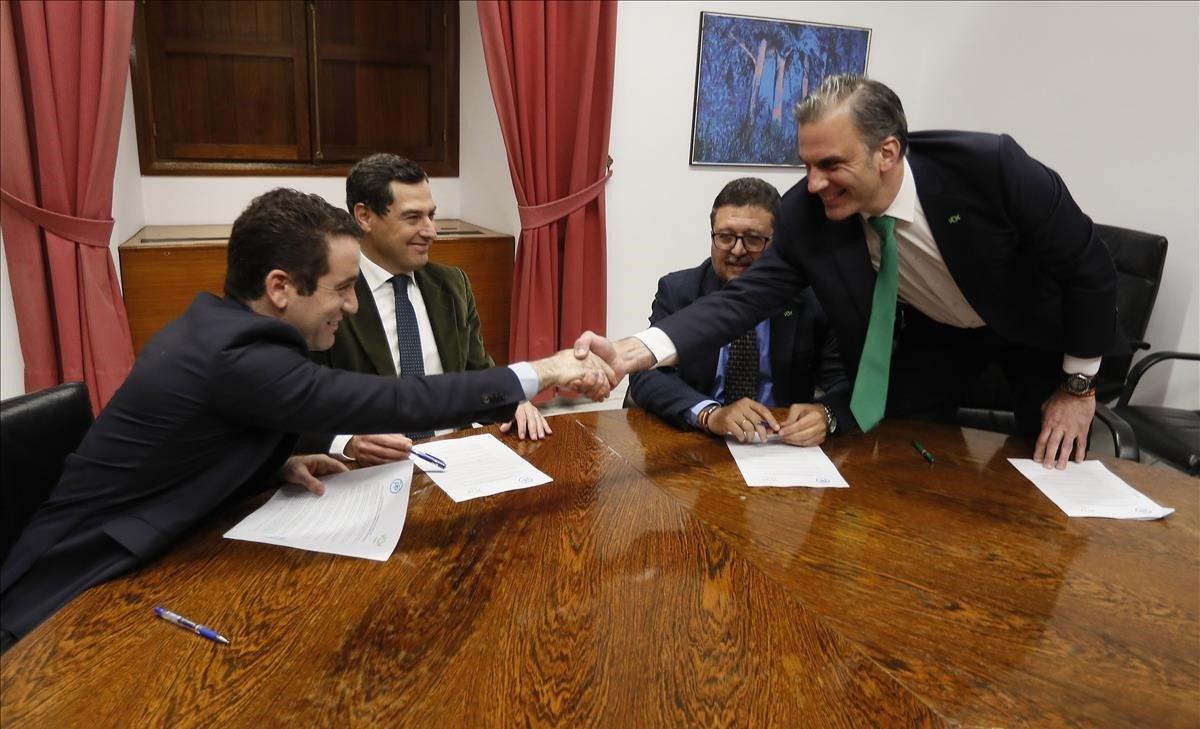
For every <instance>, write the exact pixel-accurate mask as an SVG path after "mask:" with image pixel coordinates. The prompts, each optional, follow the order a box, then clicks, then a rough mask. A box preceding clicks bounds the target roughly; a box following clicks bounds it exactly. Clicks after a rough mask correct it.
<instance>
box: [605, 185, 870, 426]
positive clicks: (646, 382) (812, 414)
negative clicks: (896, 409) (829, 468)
mask: <svg viewBox="0 0 1200 729" xmlns="http://www.w3.org/2000/svg"><path fill="white" fill-rule="evenodd" d="M778 204H779V192H778V191H777V190H776V189H775V188H774V187H772V186H771V185H770V183H768V182H766V181H764V180H760V179H758V178H756V177H743V178H741V179H737V180H734V181H732V182H730V183H729V184H727V185H726V186H725V187H724V188H723V189H722V190H721V192H720V193H719V194H718V195H717V198H716V200H714V201H713V206H712V212H710V213H709V224H710V226H711V229H712V230H711V238H712V246H711V248H710V250H709V257H708V259H707V260H705V261H704V262H703V263H701V264H700V265H699V266H697V267H695V268H689V269H685V270H683V271H675V272H674V273H670V274H667V275H666V276H663V277H662V278H661V279H660V280H659V282H658V293H657V295H655V297H654V304H653V307H652V309H651V312H650V324H651V325H653V324H655V323H657V322H658V321H659V320H660V319H663V318H665V317H668V316H670V315H671V314H673V313H675V312H676V311H678V310H680V309H682V308H684V307H686V306H687V305H688V304H691V303H692V302H693V301H695V300H696V299H699V298H700V297H702V296H706V295H708V294H711V293H713V292H715V291H720V290H721V289H722V288H723V287H724V286H725V284H727V283H729V282H730V281H733V280H734V279H736V278H737V277H738V276H740V275H741V274H742V272H744V271H745V270H746V269H747V268H748V267H749V266H750V265H751V264H752V263H754V262H755V261H756V260H758V258H759V256H761V255H762V254H763V251H765V250H766V249H767V246H769V245H770V244H771V237H772V235H774V231H775V215H774V212H773V211H774V210H775V206H776V205H778ZM780 304H781V305H780V306H779V307H777V311H776V312H775V313H774V314H773V315H772V316H771V317H770V318H767V319H763V320H762V321H761V322H759V323H758V324H757V325H756V326H755V327H754V328H753V329H750V330H748V331H746V332H745V333H744V334H742V335H741V336H740V337H738V338H737V339H735V340H733V341H732V342H729V343H727V344H725V345H724V346H723V347H721V348H719V349H709V350H706V351H704V352H701V353H699V354H698V356H694V357H691V358H690V359H688V360H687V361H684V362H681V363H680V364H679V366H678V367H664V368H662V369H657V370H647V371H645V372H638V373H636V374H633V375H630V377H629V391H630V393H631V395H632V396H633V399H634V402H636V403H637V404H638V405H639V406H641V407H643V408H645V409H646V410H649V411H650V412H653V413H655V414H657V415H659V416H660V417H662V418H663V419H665V420H667V421H669V422H671V423H674V424H676V425H678V426H681V427H683V426H692V427H695V428H699V429H700V430H704V431H707V432H710V433H715V434H717V435H722V436H726V435H728V436H732V437H734V438H737V439H738V440H739V441H742V442H745V441H752V440H755V439H756V435H758V436H761V435H765V433H764V430H765V429H764V427H763V425H762V423H763V421H764V420H768V419H769V418H770V410H769V408H770V407H774V406H779V407H783V406H790V409H789V411H788V416H787V419H786V420H785V421H784V422H783V423H782V424H781V426H780V437H781V438H782V440H783V441H784V442H785V443H790V444H792V445H804V446H807V445H818V444H820V443H822V442H824V440H825V438H826V437H827V436H830V435H833V434H834V433H836V432H837V431H838V430H839V428H842V427H849V424H851V423H852V422H853V420H852V416H851V415H850V405H849V397H850V395H849V385H848V384H847V382H846V376H845V374H844V373H843V371H842V365H841V361H840V360H839V359H838V351H837V340H836V339H835V338H834V335H833V331H832V330H831V328H830V326H829V322H828V321H827V320H826V318H825V312H823V311H822V310H821V305H820V304H818V303H817V300H816V297H815V296H814V295H813V293H812V292H811V291H809V290H804V291H801V292H800V293H798V294H797V295H796V296H794V297H793V298H791V300H788V301H783V302H780ZM814 385H817V386H819V387H820V388H821V389H822V390H824V394H823V395H822V396H821V397H820V398H818V399H817V401H816V402H813V395H814V391H813V387H814Z"/></svg>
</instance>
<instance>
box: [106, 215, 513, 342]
mask: <svg viewBox="0 0 1200 729" xmlns="http://www.w3.org/2000/svg"><path fill="white" fill-rule="evenodd" d="M231 228H232V226H230V225H179V226H169V225H156V226H147V227H145V228H142V229H141V230H139V231H138V232H137V234H136V235H134V236H133V237H132V238H130V239H129V240H127V241H125V242H124V243H122V244H121V245H120V247H119V249H118V250H119V253H120V257H121V284H122V292H123V294H124V298H125V309H126V312H127V313H128V316H129V330H130V333H131V334H132V335H133V349H134V351H135V352H138V351H141V348H142V345H144V344H145V343H146V340H148V339H149V338H150V337H152V336H153V335H154V334H155V332H157V331H158V330H159V329H162V328H163V327H164V326H166V325H167V324H168V323H169V322H171V321H172V320H173V319H175V318H176V317H177V316H179V315H180V314H182V313H183V312H184V310H186V309H187V307H188V306H189V305H190V304H191V303H192V299H194V298H196V294H198V293H200V292H202V291H208V292H210V293H214V294H218V295H219V294H221V292H222V291H223V290H224V286H225V265H226V264H225V257H226V241H228V239H229V231H230V229H231ZM438 229H439V231H440V232H439V235H438V239H437V242H436V243H434V245H433V246H432V247H431V248H430V249H429V258H430V260H433V261H436V262H438V263H444V264H447V265H450V266H457V267H459V268H461V269H463V270H464V271H466V273H467V278H469V279H470V281H471V288H472V290H473V291H474V293H475V303H476V307H477V309H478V311H479V322H480V328H481V330H482V334H483V345H484V347H485V348H486V349H487V351H488V354H490V355H492V358H493V359H494V360H496V364H508V340H509V318H510V317H509V311H510V307H511V303H512V274H513V258H514V256H515V249H516V242H515V241H514V240H513V237H512V236H510V235H505V234H503V233H498V232H496V231H493V230H487V229H486V228H480V227H479V226H476V225H473V224H471V223H465V222H463V221H461V220H455V219H445V220H439V221H438Z"/></svg>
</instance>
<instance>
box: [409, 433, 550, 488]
mask: <svg viewBox="0 0 1200 729" xmlns="http://www.w3.org/2000/svg"><path fill="white" fill-rule="evenodd" d="M419 449H420V451H421V452H422V453H425V454H427V455H431V456H434V457H435V458H440V459H441V460H442V461H443V462H444V463H445V464H446V468H444V469H441V468H438V467H437V466H434V465H432V464H429V463H426V462H425V461H418V462H417V466H418V467H419V468H420V469H421V470H422V471H424V472H425V474H426V475H427V476H429V477H430V478H431V479H433V482H434V483H436V484H437V485H438V486H440V487H441V489H442V491H445V492H446V495H447V496H449V497H450V498H452V499H454V500H455V501H456V502H463V501H467V500H468V499H477V498H479V497H480V496H492V495H493V494H499V493H503V492H505V491H516V490H518V489H527V488H529V487H530V486H540V485H541V484H544V483H550V482H551V481H553V480H554V479H552V478H550V477H549V476H547V475H546V474H544V473H542V472H541V471H539V470H537V469H536V468H534V467H533V465H532V464H530V463H529V461H527V460H525V459H524V458H521V457H520V456H518V455H517V454H516V452H515V451H513V449H511V448H509V447H508V446H506V445H504V444H503V443H501V442H500V441H499V440H497V439H496V437H495V436H494V435H492V434H491V433H485V434H483V435H471V436H467V437H466V438H456V439H454V440H439V441H434V442H432V443H422V444H421V445H420V446H419Z"/></svg>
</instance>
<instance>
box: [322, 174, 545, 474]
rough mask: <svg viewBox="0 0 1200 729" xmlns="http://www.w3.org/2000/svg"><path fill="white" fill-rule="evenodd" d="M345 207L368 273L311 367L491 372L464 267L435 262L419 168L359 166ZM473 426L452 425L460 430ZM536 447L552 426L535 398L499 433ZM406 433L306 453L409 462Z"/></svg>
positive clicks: (431, 208) (429, 206) (430, 204)
mask: <svg viewBox="0 0 1200 729" xmlns="http://www.w3.org/2000/svg"><path fill="white" fill-rule="evenodd" d="M346 207H347V209H349V211H350V214H351V215H352V216H354V219H355V221H357V223H358V225H359V227H360V228H361V229H362V238H361V240H360V243H361V244H362V258H361V260H360V264H359V265H360V268H361V275H360V276H359V277H358V281H357V282H356V283H355V293H356V294H357V295H358V311H357V312H355V313H353V314H350V315H348V316H347V317H346V319H345V322H344V323H343V325H342V326H341V327H340V328H339V329H338V332H337V335H336V336H335V337H334V343H333V346H332V347H330V348H329V349H328V350H325V351H321V352H313V355H312V357H313V360H314V361H316V362H319V363H321V364H324V365H328V366H330V367H336V368H338V369H343V370H350V371H351V372H363V373H366V374H375V375H391V376H396V375H397V374H399V375H402V376H403V375H408V374H419V375H420V374H424V375H429V374H439V373H442V372H463V371H468V370H482V369H487V368H489V367H494V366H495V362H493V361H492V358H491V357H490V356H488V353H487V351H485V350H484V347H483V337H482V335H481V334H480V325H479V313H478V312H477V311H476V309H475V296H474V294H472V293H471V282H470V281H469V280H468V279H467V275H466V274H465V273H464V272H463V271H462V269H460V268H455V267H454V266H445V265H442V264H440V263H434V262H432V261H430V260H429V249H430V247H431V246H433V244H434V241H435V240H436V238H437V228H436V227H435V225H434V215H435V213H436V212H437V206H436V205H435V204H434V201H433V193H432V191H431V190H430V188H429V177H428V176H427V175H426V174H425V171H424V170H422V169H421V167H420V166H419V165H418V164H417V163H415V162H413V161H411V160H408V159H404V158H403V157H398V156H396V155H394V154H373V155H371V156H369V157H365V158H363V159H362V160H359V162H358V163H357V164H355V165H354V167H353V168H352V169H351V170H350V174H349V176H348V177H347V178H346ZM465 424H466V423H452V424H451V425H456V426H461V425H465ZM500 429H501V430H502V431H505V432H507V431H509V430H510V429H512V430H515V431H516V432H517V435H518V437H520V438H525V437H526V436H528V437H529V438H531V439H533V440H538V439H540V438H543V437H545V436H547V435H549V433H550V426H549V424H548V423H547V422H546V419H545V418H544V417H542V415H541V413H539V412H538V409H537V408H536V407H534V405H533V404H532V403H530V402H529V401H525V402H522V403H521V404H520V405H518V406H517V411H516V414H515V417H514V418H513V420H512V421H511V422H507V423H504V424H503V425H501V426H500ZM429 435H431V433H430V432H429V431H419V432H409V433H407V434H401V433H392V434H368V435H355V436H351V435H337V436H334V435H333V434H314V435H308V436H304V437H302V438H301V441H300V446H299V448H300V450H301V451H305V452H307V451H313V452H321V453H323V452H326V451H328V452H329V453H331V454H333V455H335V456H339V457H345V458H348V459H351V460H356V461H358V462H359V463H361V464H363V465H367V466H370V465H376V464H379V463H387V462H389V461H395V460H399V459H402V458H407V457H408V454H409V451H410V450H411V448H412V440H413V439H414V438H424V437H428V436H429Z"/></svg>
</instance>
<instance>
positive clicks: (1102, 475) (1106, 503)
mask: <svg viewBox="0 0 1200 729" xmlns="http://www.w3.org/2000/svg"><path fill="white" fill-rule="evenodd" d="M1008 462H1009V463H1011V464H1012V465H1013V468H1015V469H1017V470H1018V471H1020V472H1021V475H1022V476H1024V477H1025V478H1027V479H1029V480H1030V481H1032V482H1033V485H1034V486H1037V487H1038V490H1040V491H1041V492H1042V493H1043V494H1045V495H1046V498H1048V499H1050V500H1051V501H1053V502H1054V505H1055V506H1057V507H1058V508H1060V509H1062V510H1063V513H1064V514H1066V515H1067V516H1098V517H1104V518H1106V519H1161V518H1163V517H1164V516H1166V515H1168V514H1173V513H1174V512H1175V510H1174V509H1170V508H1167V507H1165V506H1159V505H1158V504H1156V503H1154V502H1153V501H1151V500H1150V499H1149V497H1147V496H1146V495H1145V494H1143V493H1142V492H1141V491H1138V490H1137V489H1135V488H1134V487H1132V486H1130V485H1129V484H1127V483H1125V482H1124V481H1122V480H1121V479H1120V478H1119V477H1118V476H1117V475H1116V474H1115V473H1113V472H1112V471H1110V470H1108V469H1107V468H1105V467H1104V464H1103V463H1101V462H1100V461H1084V462H1083V463H1075V462H1074V461H1070V462H1068V463H1067V467H1066V468H1065V469H1064V470H1062V471H1060V470H1058V469H1057V468H1045V467H1043V466H1042V464H1040V463H1038V462H1037V461H1033V460H1031V459H1028V458H1010V459H1008Z"/></svg>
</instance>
